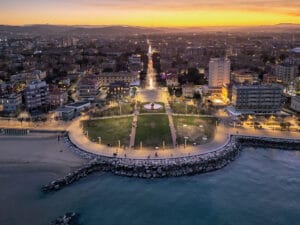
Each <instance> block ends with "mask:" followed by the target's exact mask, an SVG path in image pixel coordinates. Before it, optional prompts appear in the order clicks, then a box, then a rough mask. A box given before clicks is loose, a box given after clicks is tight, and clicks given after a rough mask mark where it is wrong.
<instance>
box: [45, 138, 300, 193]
mask: <svg viewBox="0 0 300 225" xmlns="http://www.w3.org/2000/svg"><path fill="white" fill-rule="evenodd" d="M66 140H67V141H69V145H70V146H72V148H73V150H74V151H77V152H78V153H80V154H81V155H82V156H84V157H85V158H90V159H91V158H94V159H93V160H92V162H91V163H89V164H88V165H86V166H84V167H82V168H80V169H78V170H76V171H74V172H72V173H70V174H68V175H67V176H66V177H64V178H62V179H59V180H56V181H53V182H51V183H50V184H48V185H45V186H44V187H42V191H44V192H49V191H55V190H59V189H61V188H63V187H64V186H66V185H69V184H71V183H73V182H75V181H77V180H79V179H81V178H83V177H86V176H88V175H89V174H91V173H94V172H99V171H102V172H111V173H113V174H116V175H122V176H128V177H137V178H162V177H178V176H186V175H193V174H200V173H206V172H210V171H214V170H217V169H221V168H223V167H224V166H226V165H227V164H229V163H230V162H231V161H233V160H234V159H235V158H236V157H237V156H238V155H239V153H240V151H241V150H242V148H243V147H264V148H279V149H287V150H300V140H291V139H276V138H261V137H248V136H231V137H230V141H229V142H228V143H227V145H225V146H224V147H223V148H221V149H218V150H216V151H213V152H209V153H203V154H199V155H193V156H185V157H178V158H169V159H128V158H114V157H104V156H98V155H95V154H90V153H87V152H85V151H84V150H82V149H79V148H78V147H77V146H74V145H73V144H72V143H71V142H70V140H69V139H68V137H66Z"/></svg>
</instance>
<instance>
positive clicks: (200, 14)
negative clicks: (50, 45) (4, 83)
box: [0, 0, 300, 27]
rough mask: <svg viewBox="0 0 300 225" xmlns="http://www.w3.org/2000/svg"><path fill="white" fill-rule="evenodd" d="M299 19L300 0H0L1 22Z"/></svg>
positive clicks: (140, 23) (221, 23) (207, 22)
mask: <svg viewBox="0 0 300 225" xmlns="http://www.w3.org/2000/svg"><path fill="white" fill-rule="evenodd" d="M278 23H300V0H185V1H184V0H0V24H10V25H23V24H66V25H136V26H169V27H170V26H172V27H174V26H227V25H270V24H278Z"/></svg>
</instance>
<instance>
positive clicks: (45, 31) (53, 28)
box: [0, 24, 300, 36]
mask: <svg viewBox="0 0 300 225" xmlns="http://www.w3.org/2000/svg"><path fill="white" fill-rule="evenodd" d="M220 31H229V32H300V24H277V25H268V26H245V27H238V26H224V27H220V26H215V27H214V26H211V27H178V28H165V27H157V28H150V27H135V26H84V25H82V26H63V25H62V26H60V25H48V24H46V25H39V24H37V25H26V26H7V25H0V34H31V35H63V34H68V35H96V36H131V35H137V34H138V35H143V34H145V35H147V34H157V33H202V32H220Z"/></svg>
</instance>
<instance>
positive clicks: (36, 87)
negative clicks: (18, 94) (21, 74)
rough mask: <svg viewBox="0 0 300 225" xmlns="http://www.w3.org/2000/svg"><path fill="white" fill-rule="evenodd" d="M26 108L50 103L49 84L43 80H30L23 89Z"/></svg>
mask: <svg viewBox="0 0 300 225" xmlns="http://www.w3.org/2000/svg"><path fill="white" fill-rule="evenodd" d="M24 97H25V104H26V108H27V109H28V110H31V109H36V108H39V107H47V106H49V104H50V93H49V85H48V84H47V83H46V82H45V81H32V82H31V83H30V84H29V85H27V87H26V88H25V90H24Z"/></svg>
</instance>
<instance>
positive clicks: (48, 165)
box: [0, 134, 86, 225]
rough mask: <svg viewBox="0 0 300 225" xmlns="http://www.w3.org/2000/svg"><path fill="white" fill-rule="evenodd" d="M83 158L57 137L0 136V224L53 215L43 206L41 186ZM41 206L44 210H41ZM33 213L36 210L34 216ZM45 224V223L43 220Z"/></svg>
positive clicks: (13, 224) (39, 220)
mask: <svg viewBox="0 0 300 225" xmlns="http://www.w3.org/2000/svg"><path fill="white" fill-rule="evenodd" d="M85 162H86V161H85V160H84V159H82V158H80V157H79V156H77V155H75V154H74V153H72V152H70V151H69V150H67V149H66V148H65V146H64V143H63V140H62V139H60V141H59V142H58V141H57V136H56V135H55V136H53V135H51V136H49V135H45V134H43V135H42V136H41V137H37V136H36V135H35V136H28V137H27V136H26V137H0V183H1V185H0V193H1V194H0V224H1V225H6V224H7V225H18V224H32V225H35V224H36V225H38V224H43V223H44V222H45V221H48V222H50V220H52V219H53V218H54V217H55V216H58V215H55V216H54V215H53V214H52V213H50V212H49V211H47V210H45V208H48V207H49V208H51V207H58V206H53V205H52V206H51V205H48V206H47V202H45V203H44V201H38V200H36V201H33V200H32V199H40V198H42V199H43V198H45V197H47V196H43V195H42V193H41V191H40V187H41V186H42V185H44V184H47V183H48V182H50V181H52V180H54V179H57V178H59V177H62V176H65V175H66V174H67V173H68V172H70V171H72V170H73V169H75V168H78V167H80V166H81V165H83V164H84V163H85ZM42 208H43V209H44V210H42ZM32 212H36V215H34V214H35V213H34V214H33V213H32ZM46 224H47V223H46Z"/></svg>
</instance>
